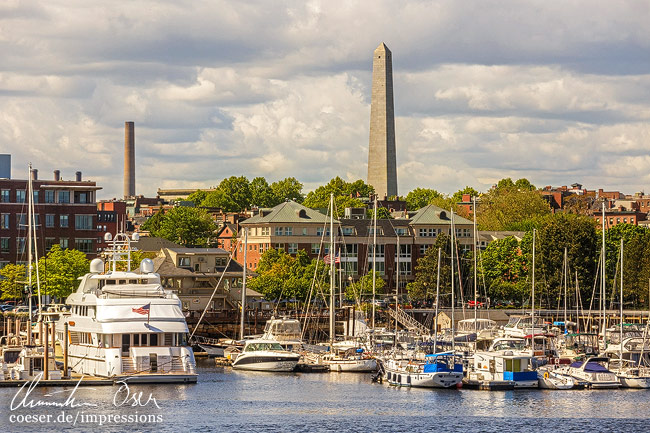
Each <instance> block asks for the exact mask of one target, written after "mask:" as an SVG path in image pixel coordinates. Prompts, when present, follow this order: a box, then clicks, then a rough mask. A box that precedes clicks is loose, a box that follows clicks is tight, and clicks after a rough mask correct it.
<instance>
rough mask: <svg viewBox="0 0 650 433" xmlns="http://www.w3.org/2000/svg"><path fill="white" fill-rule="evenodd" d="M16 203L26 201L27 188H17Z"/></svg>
mask: <svg viewBox="0 0 650 433" xmlns="http://www.w3.org/2000/svg"><path fill="white" fill-rule="evenodd" d="M16 203H25V190H24V189H17V190H16Z"/></svg>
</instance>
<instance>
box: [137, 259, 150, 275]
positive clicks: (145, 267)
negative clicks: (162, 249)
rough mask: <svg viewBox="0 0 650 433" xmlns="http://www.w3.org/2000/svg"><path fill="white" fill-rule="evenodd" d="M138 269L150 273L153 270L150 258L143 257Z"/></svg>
mask: <svg viewBox="0 0 650 433" xmlns="http://www.w3.org/2000/svg"><path fill="white" fill-rule="evenodd" d="M140 271H142V273H143V274H150V273H152V272H153V260H151V259H144V260H142V262H140Z"/></svg>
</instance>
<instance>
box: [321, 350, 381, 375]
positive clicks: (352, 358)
mask: <svg viewBox="0 0 650 433" xmlns="http://www.w3.org/2000/svg"><path fill="white" fill-rule="evenodd" d="M322 358H323V364H325V365H327V366H329V368H330V371H333V372H339V373H344V372H351V373H370V372H373V371H375V370H377V359H375V357H373V356H371V355H369V354H368V353H367V352H366V351H365V350H364V349H363V348H361V347H359V348H350V349H347V350H345V351H338V350H336V348H335V349H334V352H330V353H326V354H325V355H323V357H322Z"/></svg>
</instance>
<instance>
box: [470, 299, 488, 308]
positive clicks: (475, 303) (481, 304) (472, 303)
mask: <svg viewBox="0 0 650 433" xmlns="http://www.w3.org/2000/svg"><path fill="white" fill-rule="evenodd" d="M467 306H468V307H469V308H474V307H477V308H483V307H484V306H485V303H484V302H481V301H475V300H471V301H467Z"/></svg>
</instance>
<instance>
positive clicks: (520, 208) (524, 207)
mask: <svg viewBox="0 0 650 433" xmlns="http://www.w3.org/2000/svg"><path fill="white" fill-rule="evenodd" d="M511 182H512V181H511ZM499 183H501V182H499ZM477 207H478V209H477V214H476V220H477V222H478V225H479V229H480V230H523V231H528V230H532V229H533V228H534V227H537V226H538V225H539V222H540V220H541V219H542V218H543V217H545V216H546V215H549V214H550V213H551V208H550V207H549V205H548V202H547V201H546V200H544V199H543V198H542V196H541V195H540V194H539V193H538V192H537V191H533V190H523V191H522V190H519V189H517V188H515V187H514V186H513V187H497V188H494V189H492V190H490V191H489V192H488V193H486V194H483V195H482V196H481V201H480V202H479V203H477Z"/></svg>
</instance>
